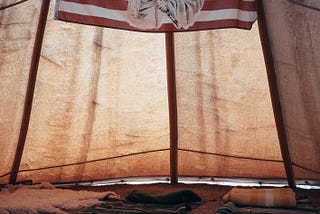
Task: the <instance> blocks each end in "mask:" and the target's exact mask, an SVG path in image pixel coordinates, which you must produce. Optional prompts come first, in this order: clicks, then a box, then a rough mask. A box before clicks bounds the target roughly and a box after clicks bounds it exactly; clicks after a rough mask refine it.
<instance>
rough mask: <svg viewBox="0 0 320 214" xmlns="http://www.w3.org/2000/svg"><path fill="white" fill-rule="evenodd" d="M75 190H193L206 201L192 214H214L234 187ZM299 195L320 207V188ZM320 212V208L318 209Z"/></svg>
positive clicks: (78, 187) (123, 192) (183, 185)
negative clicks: (223, 197)
mask: <svg viewBox="0 0 320 214" xmlns="http://www.w3.org/2000/svg"><path fill="white" fill-rule="evenodd" d="M68 188H69V189H73V190H89V191H97V192H103V191H114V192H116V193H117V194H119V195H120V196H121V199H124V198H125V197H126V196H127V195H128V193H129V192H131V191H133V190H136V189H137V190H143V191H146V190H153V191H160V192H164V193H167V192H173V191H178V190H183V189H188V190H192V191H193V192H195V193H197V194H198V195H199V196H200V197H201V198H202V200H203V201H204V202H205V203H204V204H203V205H201V206H199V207H198V208H196V209H193V210H191V211H190V212H188V213H190V214H195V213H197V214H199V213H200V214H209V213H210V214H213V213H216V211H217V209H218V208H219V206H220V205H221V204H222V199H221V198H222V196H223V195H224V194H226V193H227V192H228V191H229V190H230V189H231V188H232V187H229V186H217V185H203V184H192V185H187V184H151V185H124V184H123V185H122V184H121V185H110V186H98V187H84V186H73V187H68ZM296 194H297V197H299V198H305V197H308V198H309V199H310V200H311V201H312V204H313V205H314V206H315V207H318V208H320V190H302V189H298V190H296ZM318 213H320V210H318Z"/></svg>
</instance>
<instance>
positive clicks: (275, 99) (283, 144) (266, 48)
mask: <svg viewBox="0 0 320 214" xmlns="http://www.w3.org/2000/svg"><path fill="white" fill-rule="evenodd" d="M257 12H258V25H259V33H260V41H261V45H262V49H263V55H264V61H265V65H266V70H267V75H268V82H269V90H270V96H271V102H272V107H273V113H274V117H275V122H276V126H277V132H278V138H279V143H280V150H281V154H282V158H283V162H284V167H285V170H286V174H287V179H288V184H289V186H290V187H291V188H295V187H296V184H295V179H294V173H293V168H292V162H291V157H290V153H289V149H288V141H287V136H286V129H285V125H284V119H283V115H282V107H281V102H280V94H279V88H278V84H277V75H276V70H275V66H274V61H273V55H272V51H271V47H270V40H269V34H268V28H267V23H266V18H265V13H264V7H263V3H262V0H257Z"/></svg>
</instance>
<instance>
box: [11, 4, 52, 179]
mask: <svg viewBox="0 0 320 214" xmlns="http://www.w3.org/2000/svg"><path fill="white" fill-rule="evenodd" d="M49 6H50V0H42V5H41V11H40V15H39V22H38V28H37V33H36V37H35V41H34V47H33V53H32V58H31V64H30V70H29V79H28V85H27V92H26V96H25V101H24V108H23V116H22V122H21V127H20V134H19V140H18V145H17V148H16V153H15V157H14V162H13V165H12V169H11V175H10V179H9V183H10V184H15V183H16V180H17V175H18V171H19V167H20V163H21V158H22V153H23V148H24V144H25V141H26V137H27V132H28V127H29V121H30V115H31V109H32V101H33V95H34V88H35V83H36V79H37V72H38V66H39V61H40V53H41V47H42V41H43V35H44V30H45V27H46V22H47V17H48V11H49Z"/></svg>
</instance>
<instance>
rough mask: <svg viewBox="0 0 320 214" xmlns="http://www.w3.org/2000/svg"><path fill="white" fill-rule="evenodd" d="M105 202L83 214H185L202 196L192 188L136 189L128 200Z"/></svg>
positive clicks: (129, 195) (109, 200)
mask: <svg viewBox="0 0 320 214" xmlns="http://www.w3.org/2000/svg"><path fill="white" fill-rule="evenodd" d="M102 200H103V201H104V202H103V203H102V204H99V205H95V206H92V207H90V208H88V209H86V210H85V211H82V212H80V213H82V214H89V213H92V214H99V213H108V214H119V213H124V214H127V213H149V214H160V213H168V214H170V213H176V214H183V213H186V212H187V211H188V210H190V209H192V208H195V207H197V206H199V205H200V203H201V198H200V197H199V196H198V195H197V194H196V193H194V192H192V191H190V190H181V191H177V192H172V193H159V192H153V191H147V192H143V191H138V190H134V191H132V192H131V193H129V194H128V196H127V197H126V200H115V199H108V197H106V198H103V199H102Z"/></svg>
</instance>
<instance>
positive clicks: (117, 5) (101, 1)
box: [61, 0, 128, 10]
mask: <svg viewBox="0 0 320 214" xmlns="http://www.w3.org/2000/svg"><path fill="white" fill-rule="evenodd" d="M61 1H65V2H73V3H79V4H89V5H95V6H98V7H103V8H108V9H111V10H127V7H128V1H125V0H61Z"/></svg>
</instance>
